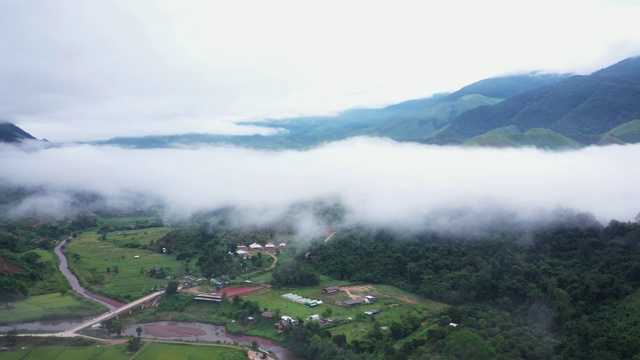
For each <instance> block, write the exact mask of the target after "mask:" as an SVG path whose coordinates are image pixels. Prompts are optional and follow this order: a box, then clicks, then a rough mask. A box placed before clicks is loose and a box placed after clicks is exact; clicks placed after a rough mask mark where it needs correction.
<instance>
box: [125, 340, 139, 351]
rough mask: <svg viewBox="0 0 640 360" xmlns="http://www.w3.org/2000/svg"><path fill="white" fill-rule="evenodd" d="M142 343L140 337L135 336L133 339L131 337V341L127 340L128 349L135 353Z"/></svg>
mask: <svg viewBox="0 0 640 360" xmlns="http://www.w3.org/2000/svg"><path fill="white" fill-rule="evenodd" d="M141 343H142V340H140V338H139V337H137V338H133V339H129V341H128V342H127V350H129V351H130V352H132V353H134V352H136V351H138V350H140V345H141Z"/></svg>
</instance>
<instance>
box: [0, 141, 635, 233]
mask: <svg viewBox="0 0 640 360" xmlns="http://www.w3.org/2000/svg"><path fill="white" fill-rule="evenodd" d="M639 150H640V145H626V146H608V147H589V148H586V149H583V150H578V151H568V152H546V151H541V150H536V149H508V150H505V149H500V150H498V149H465V148H452V147H436V146H425V145H418V144H407V143H395V142H392V141H385V140H379V139H369V138H355V139H350V140H346V141H340V142H335V143H331V144H328V145H326V146H323V147H320V148H317V149H314V150H309V151H281V152H270V151H257V150H248V149H239V148H233V147H202V148H199V149H154V150H129V149H122V148H114V147H95V146H89V145H83V146H69V147H61V148H50V149H46V150H39V151H23V150H19V149H18V148H16V147H12V146H2V147H1V148H0V155H1V156H0V167H1V168H2V169H10V170H9V171H3V172H2V174H1V175H0V183H2V182H4V183H9V184H15V185H21V186H26V187H35V188H43V189H46V190H47V192H46V194H47V195H46V199H45V200H47V203H48V204H57V203H55V202H53V201H52V200H51V196H52V195H51V194H55V193H62V194H64V193H67V192H69V191H83V192H96V193H99V194H102V195H103V196H105V197H107V198H108V199H111V204H117V203H122V202H123V200H125V199H126V198H127V197H128V196H131V194H143V195H146V196H148V197H149V198H153V199H160V201H161V202H162V203H164V204H165V205H166V206H167V209H168V213H169V214H174V215H181V216H188V215H190V214H193V213H195V212H199V211H206V210H211V209H216V208H219V207H225V206H233V207H235V208H236V209H238V211H244V212H245V221H246V222H252V223H260V222H264V221H266V220H269V219H273V218H274V217H275V216H277V215H278V214H282V213H283V212H284V211H285V210H286V209H287V208H288V207H289V206H291V205H292V204H295V203H298V202H301V201H313V200H318V199H329V200H330V201H332V200H334V199H339V200H340V201H342V202H343V203H344V204H345V206H346V207H347V209H348V210H349V219H350V221H356V222H363V221H364V222H371V223H375V224H378V225H388V226H400V227H416V226H420V227H427V228H433V229H441V228H446V227H450V226H451V225H452V224H454V223H455V222H456V221H460V222H462V223H465V224H467V226H468V227H470V228H472V227H473V226H474V225H475V224H480V223H483V222H485V223H490V222H492V221H496V217H498V216H502V217H504V216H505V214H509V215H508V217H510V218H511V219H510V220H509V221H516V220H518V221H522V222H527V221H532V222H533V221H537V220H540V219H546V220H549V218H550V217H552V216H553V215H552V214H553V212H554V211H556V210H558V209H575V210H576V211H587V212H591V213H593V214H594V215H595V217H596V218H597V219H598V220H600V221H601V222H603V223H607V222H608V221H609V220H611V219H617V220H620V221H627V220H632V219H633V218H634V217H635V216H636V214H637V213H638V211H640V205H638V204H640V193H639V192H638V191H637V181H636V180H637V179H638V178H639V177H640V169H639V168H638V167H637V166H634V165H635V164H636V163H639V162H640V151H639ZM40 200H41V199H30V200H29V202H27V203H25V204H22V205H20V206H21V208H26V209H33V208H35V207H34V205H33V204H35V203H36V202H38V201H40ZM125 202H126V201H125ZM56 206H57V205H56ZM301 219H306V220H308V218H306V217H304V216H302V217H301ZM460 222H458V223H457V226H462V225H461V223H460ZM507 223H508V222H507Z"/></svg>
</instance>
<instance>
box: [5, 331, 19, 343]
mask: <svg viewBox="0 0 640 360" xmlns="http://www.w3.org/2000/svg"><path fill="white" fill-rule="evenodd" d="M17 343H18V330H17V329H11V330H9V331H7V333H6V334H5V335H4V344H5V345H6V346H14V345H16V344H17Z"/></svg>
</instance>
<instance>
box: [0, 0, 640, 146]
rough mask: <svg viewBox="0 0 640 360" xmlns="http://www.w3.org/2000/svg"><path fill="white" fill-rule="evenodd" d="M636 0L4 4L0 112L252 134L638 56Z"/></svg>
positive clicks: (112, 125)
mask: <svg viewBox="0 0 640 360" xmlns="http://www.w3.org/2000/svg"><path fill="white" fill-rule="evenodd" d="M639 18H640V3H639V2H637V1H631V0H629V1H625V0H611V1H607V0H580V1H577V0H576V1H571V0H556V1H525V0H509V1H455V0H454V1H415V2H411V1H391V0H389V1H356V0H347V1H291V2H284V1H282V2H279V1H108V0H100V1H84V0H82V1H80V0H78V1H58V0H49V1H46V2H35V1H22V0H4V1H2V2H0V53H1V54H2V56H1V57H0V81H1V83H2V85H3V86H2V87H1V88H0V119H3V120H7V121H11V122H14V123H16V124H18V125H19V126H21V127H23V128H24V129H25V130H27V131H28V132H30V133H31V134H33V135H34V136H36V137H38V138H43V137H44V138H48V139H49V140H52V141H56V142H64V141H75V140H91V139H106V138H110V137H113V136H118V135H128V136H132V135H150V134H169V133H187V132H207V133H225V134H240V133H253V132H256V131H258V132H259V131H261V130H259V129H255V128H246V127H241V126H237V125H235V124H234V123H233V122H232V121H233V120H238V119H262V118H268V117H284V116H292V115H301V114H325V113H331V112H335V111H339V110H343V109H347V108H352V107H358V106H382V105H385V104H390V103H394V102H399V101H402V100H406V99H411V98H419V97H426V96H429V95H430V94H432V93H434V92H442V91H453V90H456V89H457V88H459V87H461V86H464V85H467V84H469V83H472V82H474V81H477V80H480V79H483V78H487V77H491V76H497V75H502V74H510V73H517V72H528V71H532V70H541V71H548V72H551V71H552V72H576V73H590V72H592V71H594V70H597V69H599V68H602V67H605V66H608V65H610V64H612V63H615V62H617V61H619V60H622V59H623V58H626V57H629V56H633V55H638V54H640V32H638V31H637V19H639Z"/></svg>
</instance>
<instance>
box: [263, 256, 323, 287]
mask: <svg viewBox="0 0 640 360" xmlns="http://www.w3.org/2000/svg"><path fill="white" fill-rule="evenodd" d="M272 276H273V281H272V284H273V285H274V286H313V285H318V284H319V283H320V279H319V278H318V274H317V273H316V272H315V270H314V269H313V268H312V267H311V266H310V265H309V264H307V263H305V262H303V261H302V260H298V261H287V262H284V263H281V264H278V266H277V267H276V268H275V270H273V272H272Z"/></svg>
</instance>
